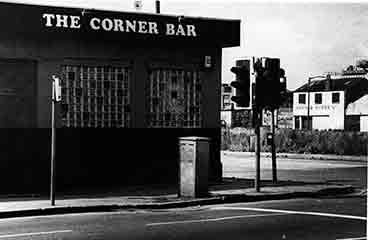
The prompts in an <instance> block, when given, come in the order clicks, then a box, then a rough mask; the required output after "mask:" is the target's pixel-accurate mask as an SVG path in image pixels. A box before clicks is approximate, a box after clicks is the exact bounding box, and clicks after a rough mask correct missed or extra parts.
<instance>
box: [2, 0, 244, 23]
mask: <svg viewBox="0 0 368 240" xmlns="http://www.w3.org/2000/svg"><path fill="white" fill-rule="evenodd" d="M4 3H5V4H18V5H30V6H39V7H41V6H44V7H55V8H74V9H80V10H85V11H105V12H123V11H118V10H116V8H114V6H111V8H109V7H101V6H99V7H97V8H94V7H84V6H82V3H80V2H75V3H73V6H72V5H68V4H60V3H59V4H56V3H47V4H46V3H37V4H36V3H32V2H27V1H26V0H24V1H22V0H11V1H1V0H0V4H4ZM69 4H70V3H69ZM85 5H86V6H90V3H86V4H85ZM124 12H125V13H132V14H141V15H159V16H166V17H179V16H181V17H188V18H192V19H202V20H220V21H239V22H240V19H231V18H214V17H203V16H183V15H177V14H165V13H154V12H152V13H151V12H140V11H124Z"/></svg>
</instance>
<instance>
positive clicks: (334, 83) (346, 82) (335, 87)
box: [294, 74, 368, 92]
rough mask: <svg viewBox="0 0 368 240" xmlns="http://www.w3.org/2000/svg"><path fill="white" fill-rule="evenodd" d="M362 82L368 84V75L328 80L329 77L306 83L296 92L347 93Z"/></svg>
mask: <svg viewBox="0 0 368 240" xmlns="http://www.w3.org/2000/svg"><path fill="white" fill-rule="evenodd" d="M362 81H366V82H367V83H368V75H367V74H366V75H340V76H333V75H332V76H331V79H330V80H328V79H327V77H324V78H318V79H317V80H314V81H311V82H310V83H309V84H308V83H306V84H304V85H303V86H301V87H299V88H298V89H296V90H295V91H294V92H308V90H309V92H324V91H345V90H347V89H349V88H351V87H353V86H355V85H357V84H360V83H361V82H362Z"/></svg>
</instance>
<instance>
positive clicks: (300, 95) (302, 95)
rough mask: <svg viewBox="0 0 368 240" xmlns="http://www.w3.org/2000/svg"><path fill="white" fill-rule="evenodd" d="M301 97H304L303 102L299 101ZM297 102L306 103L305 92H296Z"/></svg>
mask: <svg viewBox="0 0 368 240" xmlns="http://www.w3.org/2000/svg"><path fill="white" fill-rule="evenodd" d="M301 97H304V101H303V102H302V101H301V99H302V98H301ZM298 103H299V104H306V94H305V93H299V94H298Z"/></svg>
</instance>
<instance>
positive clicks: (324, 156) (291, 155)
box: [221, 151, 368, 163]
mask: <svg viewBox="0 0 368 240" xmlns="http://www.w3.org/2000/svg"><path fill="white" fill-rule="evenodd" d="M221 153H222V154H223V155H228V156H231V155H233V156H237V157H240V156H246V157H253V156H255V153H254V152H236V151H221ZM261 157H266V158H267V157H268V158H270V157H271V153H269V152H261ZM276 157H278V158H289V159H304V160H325V161H351V162H365V163H366V162H368V156H348V155H329V154H309V153H308V154H307V153H306V154H302V153H301V154H300V153H276Z"/></svg>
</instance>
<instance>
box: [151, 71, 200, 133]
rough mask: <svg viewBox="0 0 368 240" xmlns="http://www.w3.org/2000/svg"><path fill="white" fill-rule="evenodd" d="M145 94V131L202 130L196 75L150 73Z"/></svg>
mask: <svg viewBox="0 0 368 240" xmlns="http://www.w3.org/2000/svg"><path fill="white" fill-rule="evenodd" d="M148 92H149V96H148V106H149V113H148V116H147V122H148V126H149V127H153V128H155V127H156V128H161V127H165V128H199V127H202V113H201V112H202V108H201V100H202V97H201V96H202V94H201V92H202V91H201V79H200V72H199V71H197V70H183V69H152V70H151V71H150V74H149V91H148Z"/></svg>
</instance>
